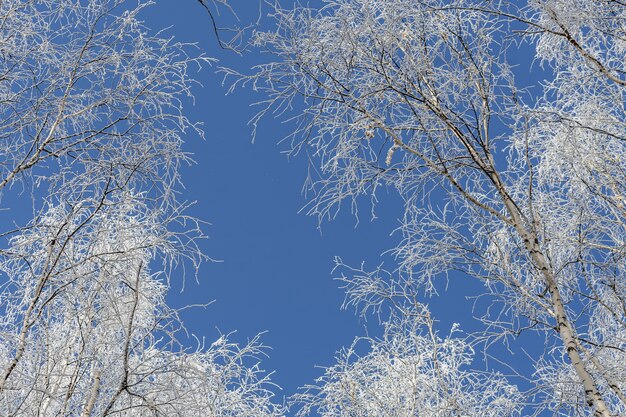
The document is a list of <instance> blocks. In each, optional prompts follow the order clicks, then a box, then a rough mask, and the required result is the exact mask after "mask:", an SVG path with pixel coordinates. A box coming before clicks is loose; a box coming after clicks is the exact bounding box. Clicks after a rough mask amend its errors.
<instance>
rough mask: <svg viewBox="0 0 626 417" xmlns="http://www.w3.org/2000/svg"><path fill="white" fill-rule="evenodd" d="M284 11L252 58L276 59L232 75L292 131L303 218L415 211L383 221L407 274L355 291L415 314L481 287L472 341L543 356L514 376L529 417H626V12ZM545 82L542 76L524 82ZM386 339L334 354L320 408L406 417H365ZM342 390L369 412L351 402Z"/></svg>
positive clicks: (337, 3) (380, 7) (339, 6)
mask: <svg viewBox="0 0 626 417" xmlns="http://www.w3.org/2000/svg"><path fill="white" fill-rule="evenodd" d="M274 15H275V17H276V22H277V28H276V30H275V31H271V32H267V31H266V32H259V33H257V34H256V36H255V38H254V41H253V46H256V47H259V48H261V49H264V50H265V51H269V52H271V53H273V54H274V56H275V59H273V60H270V62H269V63H267V64H263V65H260V66H258V67H257V68H256V71H255V72H254V73H253V74H252V75H250V76H242V75H241V74H236V73H234V72H232V71H231V75H233V76H234V77H237V78H236V79H237V83H244V84H245V83H250V84H251V85H252V86H253V87H254V88H255V89H256V90H259V91H263V92H264V93H265V94H266V97H267V98H266V102H265V103H266V104H267V107H265V108H264V110H262V111H261V112H260V114H259V118H262V117H263V116H264V115H265V114H267V112H274V113H272V114H276V113H278V114H280V113H283V112H285V113H287V114H288V115H289V116H290V117H291V116H293V117H294V118H295V120H296V121H299V122H297V125H296V126H297V127H296V129H295V132H294V134H293V136H292V138H293V143H294V149H295V150H299V149H301V148H302V147H308V148H309V149H310V150H309V151H308V152H307V153H308V154H309V155H312V156H313V159H314V160H315V163H316V164H317V168H318V169H317V170H311V172H312V173H313V174H311V177H310V178H309V179H308V184H309V185H310V191H311V193H312V195H313V196H314V197H313V199H312V201H311V203H310V205H309V212H310V213H311V214H313V215H317V216H319V217H320V218H328V217H331V218H332V217H333V216H334V214H335V213H336V210H338V209H339V206H340V205H341V204H345V203H346V202H347V204H348V205H350V207H351V208H352V209H353V210H358V208H359V207H360V206H361V205H362V204H363V202H362V201H361V200H362V197H365V198H366V199H367V200H369V201H370V202H371V203H372V204H374V203H376V202H377V201H379V199H381V198H383V196H384V194H383V193H382V192H380V191H381V190H383V189H394V190H396V191H397V193H398V195H399V196H400V197H401V201H403V202H404V213H403V214H400V215H399V214H397V213H393V214H390V215H391V216H393V217H394V218H397V217H401V223H400V225H399V231H400V232H401V234H402V239H400V241H399V242H398V245H397V247H395V249H393V253H394V254H395V256H396V260H397V265H396V266H395V267H394V268H391V270H392V271H391V273H388V274H387V273H380V270H376V271H372V272H367V271H360V272H359V273H356V274H354V275H351V276H347V277H346V278H344V279H345V280H346V281H347V285H348V287H349V289H350V291H351V294H352V295H353V296H356V297H357V298H359V299H360V300H362V301H363V302H366V303H369V304H370V307H377V308H381V306H382V305H383V304H385V303H388V304H390V305H392V306H393V305H395V304H394V301H393V300H394V299H395V298H396V296H398V294H400V295H402V297H404V298H405V299H406V297H407V295H408V296H410V297H409V298H411V297H413V296H414V297H415V298H416V299H417V300H421V301H420V302H423V301H424V295H425V294H428V293H432V292H434V291H436V290H437V289H438V288H440V285H441V280H440V278H441V277H446V276H450V274H464V275H465V276H469V277H473V278H475V279H478V280H480V281H482V282H483V283H484V284H485V288H486V291H487V294H488V295H489V297H490V298H491V299H492V300H493V301H494V302H493V305H491V306H490V307H489V308H488V309H486V313H485V315H484V316H482V320H483V324H484V331H483V332H480V333H478V334H476V335H475V336H476V337H477V338H478V339H477V340H481V341H483V342H484V343H485V346H494V345H495V344H497V342H498V341H499V340H503V339H505V340H506V341H507V342H509V343H511V342H513V341H514V340H515V339H514V338H509V337H508V336H507V335H511V336H516V335H519V334H520V333H522V332H527V331H533V332H536V333H537V334H538V335H539V336H540V337H541V338H542V340H544V341H545V342H544V343H545V349H543V353H542V354H541V353H540V354H537V355H536V356H534V357H532V359H533V360H534V367H535V369H534V371H531V372H532V373H531V374H529V373H528V371H524V370H518V372H520V373H521V374H522V376H523V377H525V378H526V382H525V383H528V384H531V388H530V391H528V392H529V398H530V400H529V401H530V402H531V403H530V404H529V405H528V407H529V408H528V409H529V410H531V412H532V413H536V414H540V413H542V412H543V411H545V410H549V412H550V413H551V414H550V415H567V416H572V415H596V416H603V417H609V416H617V415H624V414H626V395H625V391H626V374H625V373H624V371H625V368H624V365H623V364H624V363H626V353H625V352H626V339H625V338H624V335H625V333H624V332H625V330H626V307H625V306H626V276H625V274H626V272H625V270H624V254H625V253H626V251H625V249H626V246H625V242H626V228H625V226H626V223H625V221H624V219H625V215H626V208H625V207H626V200H625V197H624V196H625V195H626V176H625V172H626V140H625V138H626V109H625V98H626V97H625V93H626V73H625V71H624V66H623V64H624V56H625V52H626V38H625V32H624V28H625V23H626V4H625V3H624V2H622V1H610V0H597V1H595V0H594V1H576V0H528V1H478V0H415V1H406V0H325V1H324V2H323V6H322V7H321V8H319V9H310V8H304V7H299V8H294V9H293V10H291V9H281V8H280V7H276V9H275V11H274ZM516 54H517V55H519V54H522V56H524V55H527V58H526V59H525V60H526V61H528V65H526V66H524V67H521V68H522V69H520V67H519V66H517V67H516V66H515V65H513V62H516V60H515V59H513V58H516V57H515V55H516ZM517 61H519V59H517ZM522 61H524V59H522ZM531 61H532V62H531ZM537 68H543V71H542V72H539V75H535V76H534V77H539V76H540V77H542V78H545V80H540V79H536V78H535V80H533V79H532V78H533V77H532V76H531V77H528V76H526V75H524V76H520V74H521V72H520V71H533V69H535V70H536V69H537ZM292 109H297V110H296V111H297V112H298V113H297V114H293V113H292V112H291V110H292ZM313 175H317V176H313ZM376 214H377V215H378V216H381V215H389V214H386V213H384V211H381V212H378V213H376ZM396 307H397V305H396ZM401 334H402V337H403V338H405V339H406V340H413V339H412V338H413V337H415V336H414V335H413V334H412V333H411V332H408V333H406V332H405V333H403V332H401ZM534 337H536V336H534ZM392 339H393V338H391V339H390V338H389V337H388V336H387V337H385V338H383V339H382V340H381V341H378V342H375V343H374V344H373V345H372V352H371V353H370V354H369V355H367V356H365V357H363V358H360V359H356V360H353V361H350V356H351V355H347V356H348V357H347V358H346V357H341V358H340V363H339V365H337V366H338V367H333V368H330V369H329V371H328V374H327V377H326V378H325V379H322V380H321V381H320V383H321V384H322V386H321V387H319V389H320V395H321V397H315V398H314V399H313V400H312V401H313V403H314V404H316V405H317V406H320V407H321V408H322V410H323V412H324V413H326V414H327V415H367V416H374V415H394V414H393V413H391V414H388V411H383V410H385V409H386V408H385V407H396V406H397V404H399V403H398V401H400V402H402V401H401V400H396V399H393V398H392V399H390V400H389V402H388V403H385V404H382V405H380V408H378V409H376V411H365V410H366V408H367V407H369V406H371V404H372V401H374V397H372V396H367V395H365V394H363V393H364V392H365V391H367V387H369V386H374V384H376V383H378V379H381V381H386V382H385V383H387V382H389V381H391V380H392V379H393V378H388V375H389V374H390V373H391V372H392V368H393V366H395V365H394V364H395V359H394V360H392V359H393V358H392V357H384V358H383V359H381V355H382V354H381V353H380V352H384V351H385V349H386V348H385V346H387V345H390V346H391V345H392V344H393V342H392ZM521 348H523V347H521ZM461 350H462V349H461ZM485 353H486V354H489V353H488V352H485ZM494 354H495V353H494ZM383 368H384V369H383ZM364 369H367V370H364ZM393 372H395V371H393ZM357 375H358V376H357ZM344 376H345V377H346V378H348V376H349V378H355V379H354V384H355V387H354V395H355V397H354V400H355V401H358V399H360V398H366V399H365V400H364V402H361V403H359V404H356V403H354V404H353V403H351V402H350V398H351V397H350V396H351V395H352V394H351V393H350V392H351V391H350V389H352V388H346V390H347V391H345V392H344V391H342V388H341V384H342V382H341V378H343V377H344ZM457 377H458V378H460V379H459V381H463V379H462V378H463V377H462V374H459V375H457ZM381 383H382V382H381ZM389 383H391V382H389ZM404 383H406V384H408V380H407V381H404ZM409 385H410V384H409ZM409 385H406V386H409ZM381 389H382V388H381ZM385 389H386V388H385ZM400 391H402V390H400ZM342 392H343V394H342ZM530 394H532V396H530ZM433 395H435V396H436V394H433ZM421 398H422V397H421V393H417V394H416V397H415V400H416V401H419V400H421ZM488 399H489V398H486V399H485V400H488ZM433 401H434V403H437V402H438V401H439V400H433ZM485 406H487V405H485ZM305 410H306V408H305ZM333 413H335V414H333ZM342 413H344V414H342ZM397 415H412V414H410V412H408V414H407V412H405V411H402V412H401V413H400V414H397ZM416 415H419V414H416ZM459 415H466V414H464V413H461V414H459ZM468 415H469V414H468Z"/></svg>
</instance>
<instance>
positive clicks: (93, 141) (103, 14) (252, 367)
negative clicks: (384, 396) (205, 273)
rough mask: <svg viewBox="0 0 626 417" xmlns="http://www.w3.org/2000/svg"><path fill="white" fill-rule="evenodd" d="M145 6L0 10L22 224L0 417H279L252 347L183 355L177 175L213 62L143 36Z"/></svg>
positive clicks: (12, 272) (8, 180)
mask: <svg viewBox="0 0 626 417" xmlns="http://www.w3.org/2000/svg"><path fill="white" fill-rule="evenodd" d="M150 4H151V2H150V1H142V0H138V1H124V0H89V1H83V0H71V1H65V0H63V1H61V0H44V1H17V0H16V1H12V0H9V1H2V2H0V74H1V75H0V114H1V116H0V143H1V146H0V192H1V193H2V198H3V199H2V205H3V207H11V206H13V207H18V208H19V210H18V211H19V212H24V211H26V212H28V211H30V210H28V209H27V210H24V209H23V208H24V207H29V206H30V207H33V208H32V214H33V215H32V218H31V219H26V220H24V219H21V218H19V219H16V220H15V221H16V222H21V223H17V227H15V228H14V229H13V230H4V231H3V232H2V236H3V247H4V249H3V250H2V251H1V252H0V270H1V271H2V278H1V286H0V311H1V312H2V315H1V317H0V414H2V415H6V416H9V415H10V416H35V415H37V416H69V415H71V416H84V417H87V416H113V415H117V416H144V415H145V416H198V415H207V416H216V417H217V416H226V415H228V416H242V417H243V416H246V417H250V416H259V417H260V416H264V417H269V416H277V415H279V414H281V407H275V406H273V405H272V403H271V397H272V394H271V392H270V390H269V388H271V385H270V382H269V380H268V379H267V377H266V376H265V374H264V373H263V372H261V370H260V368H259V365H258V360H259V358H260V355H262V353H263V346H262V345H261V344H260V343H259V341H258V339H253V340H252V341H251V342H250V343H248V344H246V345H241V346H240V345H237V344H235V343H233V342H230V341H229V340H228V338H227V337H226V336H223V337H221V338H220V339H218V340H217V341H215V342H214V343H212V344H206V345H205V344H204V342H200V341H198V342H197V343H195V345H196V346H195V347H194V348H192V349H190V348H189V346H190V344H189V341H187V340H180V336H181V335H182V336H184V332H182V330H183V329H184V328H183V327H182V324H181V322H180V320H179V317H178V311H177V310H175V309H172V308H169V307H168V306H167V305H166V303H165V295H166V293H167V290H168V288H169V285H170V279H177V277H179V276H180V275H181V274H182V273H183V272H182V268H179V267H178V266H183V265H186V266H187V267H189V266H190V267H191V270H192V271H193V270H195V269H196V268H197V267H198V265H199V263H200V262H201V261H203V260H204V259H206V257H205V255H203V254H202V253H201V252H200V251H199V249H198V247H197V245H196V242H197V240H198V239H200V238H202V237H203V235H202V232H201V230H200V227H199V226H200V225H199V221H198V220H196V219H194V218H192V217H189V216H188V215H187V214H186V206H187V204H186V203H185V202H184V201H180V200H179V193H178V190H179V187H180V176H179V170H178V168H179V165H180V164H182V163H186V162H188V161H189V155H188V154H187V153H185V151H184V150H183V148H182V143H183V137H184V136H185V135H187V134H189V133H194V134H196V135H202V131H201V130H200V129H199V126H197V125H196V124H194V123H192V122H191V121H189V120H188V119H187V118H186V117H185V113H184V108H183V105H184V103H185V102H186V101H190V100H191V99H192V96H191V92H192V86H193V85H194V80H193V78H191V77H190V76H189V75H188V73H189V72H190V71H191V70H198V69H202V68H205V67H206V65H207V64H209V63H210V61H211V60H210V59H209V58H207V57H206V56H204V55H203V54H202V52H200V51H199V50H197V48H195V47H194V46H193V45H185V44H181V43H177V42H175V41H173V40H172V39H171V38H168V37H167V36H166V35H164V34H163V33H160V32H153V31H150V30H148V29H146V28H145V27H144V24H143V23H142V21H141V20H140V15H141V12H142V10H143V9H144V8H145V7H147V6H149V5H150ZM154 33H157V34H156V35H155V34H154ZM20 199H21V200H22V201H20ZM3 218H4V219H5V222H4V223H3V224H10V217H9V214H8V213H7V212H5V213H3Z"/></svg>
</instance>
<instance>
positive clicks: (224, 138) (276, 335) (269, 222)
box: [144, 0, 477, 396]
mask: <svg viewBox="0 0 626 417" xmlns="http://www.w3.org/2000/svg"><path fill="white" fill-rule="evenodd" d="M238 3H240V4H239V5H235V7H236V8H237V11H238V12H239V13H240V14H241V15H242V20H243V21H244V22H245V21H246V20H247V19H254V18H255V17H256V16H255V13H256V11H257V6H258V4H257V2H256V1H253V0H246V1H243V2H238ZM242 4H245V6H244V5H242ZM248 5H249V6H248ZM246 13H248V15H247V16H246ZM144 19H145V22H146V25H147V26H149V27H151V28H153V29H156V28H162V27H165V26H172V27H171V29H169V32H168V33H169V34H170V35H171V36H174V37H175V38H176V39H177V40H180V41H189V42H197V43H198V44H199V46H200V47H201V48H202V49H204V50H205V51H206V52H207V54H208V55H211V56H215V57H217V58H219V59H220V63H218V64H216V66H215V67H213V68H208V69H206V70H204V71H202V72H200V73H198V74H197V76H198V78H199V79H200V80H201V81H202V83H203V84H204V88H202V89H197V90H196V98H197V101H196V104H195V106H194V107H188V111H187V114H188V116H189V117H190V118H191V119H192V120H196V121H202V122H203V123H204V124H205V130H206V141H201V140H200V139H199V138H197V137H194V136H191V137H189V138H188V142H187V148H186V149H187V150H188V151H190V152H192V153H193V154H194V155H195V160H196V161H197V165H195V166H193V167H190V168H185V169H184V173H183V174H184V182H185V185H186V191H185V197H186V198H187V199H188V200H197V205H196V206H195V207H194V208H193V210H192V213H193V214H194V215H196V216H198V217H199V218H201V219H203V220H206V221H208V222H210V223H211V226H209V227H207V229H206V230H207V233H208V234H209V236H210V239H209V240H207V241H206V242H205V246H204V249H205V252H206V254H207V255H209V256H211V257H213V258H216V259H221V260H223V262H221V263H211V264H205V265H203V267H202V269H201V271H200V284H199V285H196V284H195V282H193V281H192V280H188V283H187V286H186V289H185V291H184V292H183V293H182V294H180V293H179V292H178V290H179V289H180V283H179V282H174V283H173V291H174V293H173V294H172V296H171V302H172V303H174V304H176V305H182V304H185V303H198V302H205V301H207V300H216V302H215V303H214V304H213V305H211V306H210V307H208V308H207V309H206V310H202V309H197V310H193V311H192V312H190V313H188V314H186V315H185V316H184V319H185V322H186V325H187V327H188V328H189V329H190V330H191V331H192V332H193V333H195V334H196V335H197V336H198V337H203V336H206V337H207V340H208V341H209V342H210V341H211V340H212V339H214V338H215V337H216V334H217V330H216V329H217V328H218V329H219V330H220V331H222V332H230V331H233V330H236V331H237V333H236V335H234V339H235V340H239V341H245V340H246V339H247V338H250V337H252V336H254V335H255V334H257V333H259V332H265V331H266V332H267V333H266V334H265V335H264V336H263V341H264V342H265V343H266V344H267V345H269V346H271V347H272V349H271V350H269V351H268V354H269V355H270V356H269V358H267V359H265V360H264V361H263V364H264V368H265V369H267V370H274V371H275V374H274V376H273V380H274V381H275V382H276V383H277V384H279V385H280V386H281V387H282V388H283V391H282V392H281V393H279V396H280V395H285V396H289V395H291V394H293V393H294V392H295V391H296V390H297V388H298V387H299V386H302V385H304V384H307V383H310V382H312V380H313V378H314V377H316V376H319V375H320V373H321V370H320V369H316V368H315V366H316V365H317V366H324V365H331V364H332V363H333V357H334V354H335V352H336V351H337V350H339V349H340V348H341V347H342V346H346V345H349V344H350V343H351V341H352V340H353V339H354V337H355V336H356V335H363V334H364V324H365V323H364V322H363V321H362V320H360V319H359V318H358V317H357V316H355V314H354V312H353V311H351V310H348V311H343V310H341V309H340V306H341V303H342V301H343V298H344V294H343V291H342V290H341V289H340V288H339V283H338V282H337V281H334V280H333V279H332V278H333V274H332V273H331V269H332V267H333V257H334V256H336V255H339V256H341V257H342V258H343V259H344V260H345V261H346V262H347V263H351V264H355V265H356V264H359V263H360V262H361V261H362V260H365V261H366V262H367V264H368V265H369V266H376V265H378V264H379V263H380V262H381V257H380V255H381V253H383V252H384V251H385V250H387V249H390V248H392V247H393V245H394V242H395V241H396V239H397V238H399V236H391V237H390V232H391V231H392V230H394V229H395V228H396V227H397V226H398V219H399V217H400V216H401V215H402V209H401V207H399V206H398V205H397V204H395V203H394V202H393V200H394V199H393V196H392V195H391V193H392V191H389V193H390V196H389V197H390V198H382V199H381V200H382V203H381V205H380V206H379V207H378V209H377V214H378V219H377V220H375V221H370V218H369V216H368V213H363V215H362V216H361V219H360V223H359V224H358V227H356V228H355V225H356V221H355V219H354V217H352V216H351V215H350V213H349V209H347V210H344V211H343V212H342V213H341V215H340V216H339V217H338V218H337V219H336V220H335V221H333V222H329V223H325V224H323V225H322V228H321V230H320V229H318V228H317V226H318V224H317V219H315V218H311V217H307V216H306V215H305V214H302V213H300V214H299V213H298V211H299V210H300V209H301V208H302V206H303V205H304V204H305V202H306V201H305V199H304V197H303V196H302V194H301V189H302V183H303V181H304V179H305V176H306V169H307V160H306V157H304V156H300V157H297V158H294V159H291V160H289V159H288V158H287V157H286V156H285V155H284V154H283V153H281V151H285V150H286V149H287V145H281V144H279V143H278V142H279V140H280V139H281V138H283V137H284V136H285V135H286V134H287V133H289V130H288V126H285V125H284V124H282V123H281V122H280V121H279V120H271V119H266V120H265V121H264V123H263V124H262V125H261V128H260V130H259V132H258V135H257V138H256V142H255V143H254V144H253V143H252V142H251V127H250V126H248V124H247V123H248V121H249V120H250V118H251V117H252V116H253V114H254V112H255V110H254V108H252V107H251V106H250V104H251V103H252V102H254V101H257V100H259V99H260V98H261V97H259V96H257V95H255V94H254V93H252V92H251V91H249V90H239V91H237V92H236V93H235V94H232V95H229V96H225V92H226V88H225V87H223V86H222V85H221V77H220V76H219V75H216V74H215V71H214V70H215V69H216V67H217V66H219V65H227V66H232V67H235V68H237V69H240V70H242V71H245V70H246V68H249V67H250V66H251V65H253V64H254V63H255V60H257V59H259V57H258V56H245V57H239V56H236V55H235V54H233V53H230V52H226V51H222V50H220V49H219V47H218V44H217V41H216V39H215V37H214V34H213V31H212V28H211V25H210V20H209V17H208V15H207V14H206V12H205V11H204V10H203V9H202V7H201V6H200V5H199V4H198V3H197V1H196V0H185V1H182V0H177V1H171V0H170V1H161V2H158V4H157V5H155V6H154V7H152V8H151V9H150V11H149V12H147V13H146V14H145V15H144ZM218 19H219V17H218ZM383 192H384V191H383ZM476 291H477V284H475V283H468V280H466V279H463V278H462V277H455V276H451V282H450V285H449V287H448V290H446V291H444V292H443V293H442V295H444V296H445V297H439V299H438V300H435V302H434V304H433V311H434V313H435V317H436V318H437V319H439V320H440V327H439V330H440V331H441V332H442V333H447V332H448V330H449V328H450V324H451V323H452V322H453V321H460V322H462V324H467V325H469V321H468V320H467V319H468V318H469V317H471V314H472V313H471V309H472V303H471V302H467V301H465V298H464V297H465V295H466V294H467V293H470V294H472V293H474V294H475V293H476ZM375 323H376V319H375V318H374V317H372V318H370V319H369V325H368V327H369V328H370V330H371V329H375ZM374 331H375V330H374Z"/></svg>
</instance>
